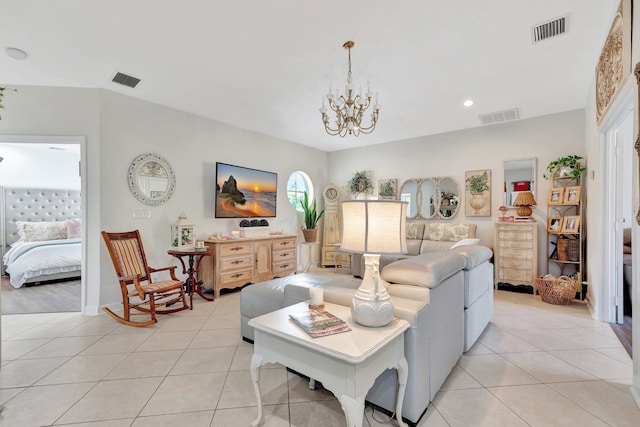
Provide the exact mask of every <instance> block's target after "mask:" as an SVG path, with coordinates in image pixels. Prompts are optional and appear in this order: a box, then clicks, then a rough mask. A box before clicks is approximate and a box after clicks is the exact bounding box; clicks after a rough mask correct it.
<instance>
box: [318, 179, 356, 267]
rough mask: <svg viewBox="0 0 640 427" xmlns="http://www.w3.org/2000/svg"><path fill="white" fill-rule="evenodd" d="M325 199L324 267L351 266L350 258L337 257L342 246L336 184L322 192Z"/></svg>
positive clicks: (328, 186) (344, 255) (338, 191)
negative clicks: (337, 251) (337, 252)
mask: <svg viewBox="0 0 640 427" xmlns="http://www.w3.org/2000/svg"><path fill="white" fill-rule="evenodd" d="M322 196H323V197H324V231H323V233H322V266H323V267H326V266H334V265H339V266H341V267H349V266H350V257H349V255H347V254H340V256H338V257H336V250H337V249H338V248H339V246H340V206H339V203H340V190H339V189H338V187H337V186H336V185H334V184H329V185H327V186H326V187H325V189H324V191H323V192H322Z"/></svg>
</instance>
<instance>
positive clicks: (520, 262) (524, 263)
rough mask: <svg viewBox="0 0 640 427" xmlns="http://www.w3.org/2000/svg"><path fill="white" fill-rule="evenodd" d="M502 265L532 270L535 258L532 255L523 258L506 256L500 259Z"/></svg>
mask: <svg viewBox="0 0 640 427" xmlns="http://www.w3.org/2000/svg"><path fill="white" fill-rule="evenodd" d="M500 266H501V267H507V268H517V269H521V270H530V269H531V268H533V259H532V258H531V256H525V257H522V258H514V257H504V258H502V259H501V260H500Z"/></svg>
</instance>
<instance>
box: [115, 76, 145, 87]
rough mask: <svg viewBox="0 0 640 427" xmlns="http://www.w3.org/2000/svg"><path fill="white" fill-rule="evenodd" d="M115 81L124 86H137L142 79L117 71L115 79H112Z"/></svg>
mask: <svg viewBox="0 0 640 427" xmlns="http://www.w3.org/2000/svg"><path fill="white" fill-rule="evenodd" d="M111 81H112V82H114V83H118V84H121V85H124V86H128V87H132V88H133V87H136V85H137V84H138V83H140V79H136V78H135V77H131V76H127V75H126V74H123V73H117V74H116V75H115V76H114V77H113V80H111Z"/></svg>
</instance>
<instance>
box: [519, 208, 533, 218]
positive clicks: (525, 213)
mask: <svg viewBox="0 0 640 427" xmlns="http://www.w3.org/2000/svg"><path fill="white" fill-rule="evenodd" d="M516 213H517V214H518V216H531V214H532V213H533V209H531V206H518V210H517V211H516Z"/></svg>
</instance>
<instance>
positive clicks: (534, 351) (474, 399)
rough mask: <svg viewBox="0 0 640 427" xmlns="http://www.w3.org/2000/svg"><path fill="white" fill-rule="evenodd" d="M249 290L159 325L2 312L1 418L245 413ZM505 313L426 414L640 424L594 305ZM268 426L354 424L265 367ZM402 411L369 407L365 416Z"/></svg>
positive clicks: (218, 418) (623, 363)
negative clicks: (243, 329) (244, 299)
mask: <svg viewBox="0 0 640 427" xmlns="http://www.w3.org/2000/svg"><path fill="white" fill-rule="evenodd" d="M239 300H240V293H239V292H234V293H230V294H226V295H223V297H222V298H220V299H219V300H217V301H215V302H205V301H202V300H201V299H200V298H197V297H196V298H195V300H194V310H193V311H185V312H180V313H176V314H172V315H168V316H163V317H161V319H160V322H159V323H158V324H156V325H153V326H152V327H148V328H131V327H126V326H122V325H120V324H118V323H116V322H115V321H114V320H112V319H111V318H109V317H107V316H104V315H103V316H98V317H89V316H82V315H80V314H77V313H57V314H29V315H4V316H2V369H1V370H0V402H2V403H4V405H5V409H4V411H3V412H2V413H1V414H0V426H12V427H28V426H50V425H55V426H59V425H73V426H76V427H79V426H82V427H89V426H94V427H125V426H126V427H142V426H154V427H158V426H189V427H201V426H202V427H205V426H209V427H225V426H233V427H241V426H248V425H250V422H251V420H252V419H253V418H254V417H255V415H256V411H257V410H256V406H255V405H256V401H255V397H254V393H253V388H252V386H251V378H250V374H249V370H248V367H249V360H250V357H251V354H252V346H251V345H250V344H247V343H245V342H243V341H242V340H241V338H240V330H239V322H240V320H239ZM495 302H496V304H495V315H494V317H493V320H492V322H491V324H490V325H489V326H488V328H487V330H486V331H485V332H484V334H483V335H482V336H481V338H480V340H479V341H478V343H476V345H475V346H474V347H473V348H472V349H471V350H470V351H469V352H468V353H466V354H465V355H464V356H462V358H461V359H460V361H459V363H458V366H456V367H455V369H454V370H453V372H452V373H451V375H450V376H449V379H448V380H447V382H446V383H445V384H444V386H443V387H442V389H441V391H440V392H439V393H438V394H437V396H436V398H435V400H434V402H433V403H432V404H431V405H430V406H429V409H428V411H427V413H426V414H425V416H424V417H423V419H422V420H421V422H420V424H419V426H421V427H436V426H438V427H439V426H474V427H477V426H491V427H494V426H640V411H639V410H638V408H637V407H636V405H635V403H634V402H633V400H632V398H631V395H630V393H629V391H628V388H629V385H630V384H631V376H632V365H631V360H630V358H629V356H628V355H627V354H626V352H625V351H624V349H623V348H622V346H621V345H620V343H619V342H618V341H617V339H616V337H615V335H614V334H613V332H612V331H611V328H610V327H609V325H608V324H605V323H600V322H597V321H595V320H593V319H591V318H590V316H589V314H588V311H587V309H586V307H585V306H584V305H582V304H576V305H572V306H568V307H560V306H553V305H549V304H546V303H543V302H541V301H540V299H539V298H538V297H533V296H531V295H522V294H516V293H509V292H503V291H500V292H497V293H496V297H495ZM262 372H263V373H262V376H261V384H262V387H263V395H264V403H265V405H266V406H265V416H266V421H265V423H264V426H268V427H269V426H274V427H275V426H278V427H279V426H296V427H298V426H310V427H311V426H313V427H318V426H343V425H344V424H345V421H344V417H343V414H342V410H341V408H340V405H339V404H338V402H337V400H336V399H335V398H334V397H333V395H332V394H331V393H329V392H327V391H325V390H322V389H320V390H316V391H311V390H309V389H308V386H307V383H306V382H305V381H304V380H302V379H301V378H299V377H297V376H295V375H292V374H291V373H288V372H287V371H286V370H285V368H283V367H281V366H275V365H271V366H269V367H268V368H267V369H263V371H262ZM389 424H391V425H397V424H396V423H395V421H392V422H391V423H389V422H387V417H386V416H385V415H384V414H382V413H380V412H377V411H376V412H375V413H372V409H371V408H367V410H366V420H365V426H366V427H376V426H384V425H389Z"/></svg>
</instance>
